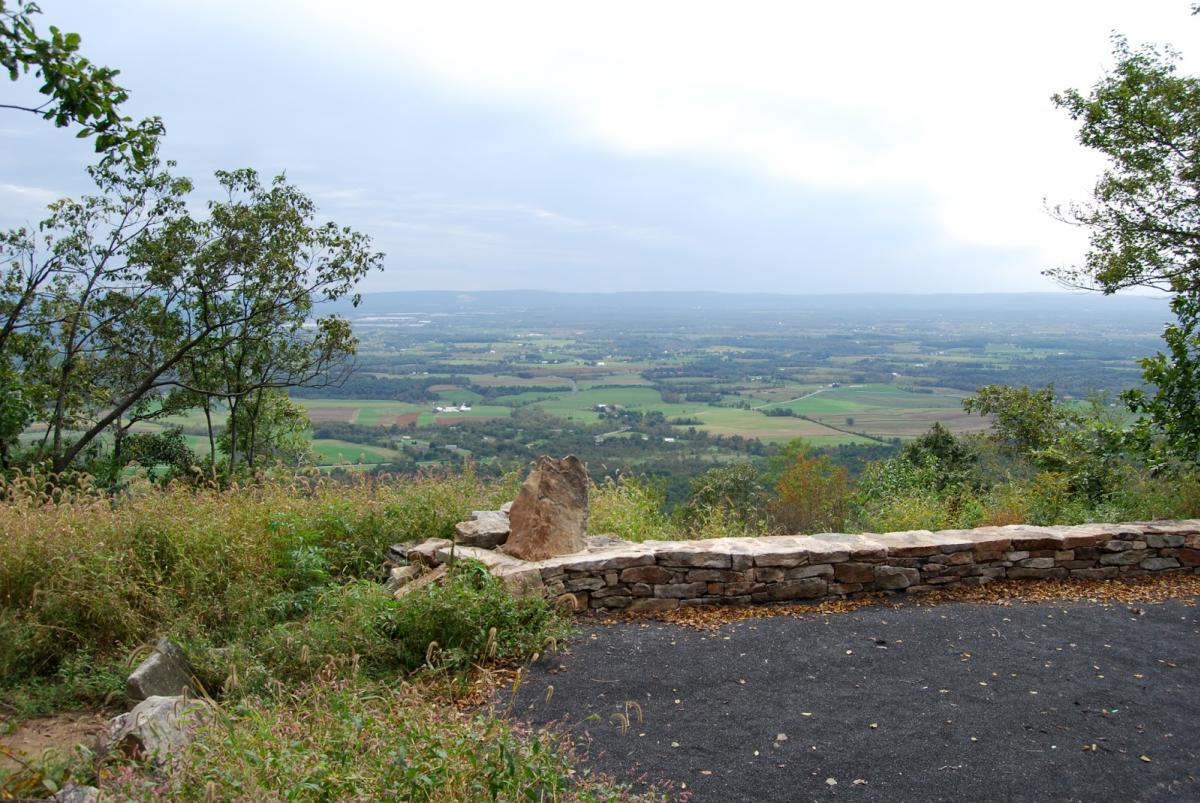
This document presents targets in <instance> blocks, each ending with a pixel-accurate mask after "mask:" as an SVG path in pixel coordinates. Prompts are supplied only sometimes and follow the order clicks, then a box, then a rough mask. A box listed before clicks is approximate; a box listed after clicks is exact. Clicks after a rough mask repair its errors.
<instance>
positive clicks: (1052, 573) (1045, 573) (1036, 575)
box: [1008, 566, 1067, 580]
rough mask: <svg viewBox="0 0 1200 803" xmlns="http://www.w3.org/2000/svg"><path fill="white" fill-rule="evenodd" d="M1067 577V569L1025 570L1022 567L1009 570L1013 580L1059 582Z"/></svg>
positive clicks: (1010, 577) (1009, 575)
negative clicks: (1054, 580)
mask: <svg viewBox="0 0 1200 803" xmlns="http://www.w3.org/2000/svg"><path fill="white" fill-rule="evenodd" d="M1066 576H1067V569H1063V568H1051V569H1025V568H1021V567H1020V566H1014V567H1013V568H1011V569H1009V570H1008V577H1009V579H1011V580H1047V579H1056V580H1057V579H1062V578H1063V577H1066Z"/></svg>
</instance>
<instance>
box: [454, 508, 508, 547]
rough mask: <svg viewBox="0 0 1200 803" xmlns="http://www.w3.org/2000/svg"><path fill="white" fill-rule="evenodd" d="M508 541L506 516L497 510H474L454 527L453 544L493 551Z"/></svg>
mask: <svg viewBox="0 0 1200 803" xmlns="http://www.w3.org/2000/svg"><path fill="white" fill-rule="evenodd" d="M507 540H508V516H505V515H504V514H503V513H501V512H500V511H498V510H476V511H475V512H474V513H472V514H471V518H470V519H468V520H467V521H460V522H459V523H458V524H456V525H454V543H456V544H463V545H464V546H474V547H479V548H480V549H495V548H496V547H498V546H500V545H501V544H503V543H504V542H505V541H507Z"/></svg>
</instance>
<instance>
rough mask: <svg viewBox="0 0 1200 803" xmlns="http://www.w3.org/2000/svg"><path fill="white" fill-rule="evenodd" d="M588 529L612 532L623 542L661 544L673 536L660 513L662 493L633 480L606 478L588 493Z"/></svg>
mask: <svg viewBox="0 0 1200 803" xmlns="http://www.w3.org/2000/svg"><path fill="white" fill-rule="evenodd" d="M588 497H589V498H588V508H589V513H588V529H589V530H590V531H591V532H593V533H612V534H613V535H615V536H617V537H618V538H623V539H625V540H626V541H654V540H658V541H662V540H670V539H672V538H675V537H676V533H675V531H674V530H673V529H672V528H671V526H670V523H669V522H668V521H667V517H666V516H665V515H664V514H663V509H664V507H665V506H666V494H665V493H664V491H663V489H662V487H661V486H658V485H654V484H651V483H650V482H649V481H647V480H644V479H638V478H636V477H621V478H620V479H619V480H614V479H613V478H612V477H606V478H605V479H604V482H603V483H602V484H600V485H593V486H592V487H591V491H590V493H589V494H588Z"/></svg>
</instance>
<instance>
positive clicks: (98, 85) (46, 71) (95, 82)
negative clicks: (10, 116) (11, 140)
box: [0, 0, 163, 162]
mask: <svg viewBox="0 0 1200 803" xmlns="http://www.w3.org/2000/svg"><path fill="white" fill-rule="evenodd" d="M40 13H41V9H40V8H39V7H38V5H37V4H36V3H27V2H23V3H16V4H12V3H6V2H5V0H0V67H3V69H4V70H6V71H7V72H8V76H9V78H10V79H11V80H13V81H17V80H19V79H20V78H21V77H22V76H25V75H29V74H32V75H33V76H34V77H35V78H36V79H38V80H40V81H41V82H42V84H41V86H40V87H39V88H38V92H40V93H41V94H42V95H45V96H46V98H47V99H46V100H45V101H44V102H43V103H40V104H37V105H32V106H27V105H22V104H19V103H0V108H4V109H13V110H17V111H25V112H30V113H32V114H37V115H39V116H41V117H43V118H45V119H46V120H51V121H53V122H54V124H55V125H56V126H59V127H66V126H69V125H72V124H78V125H79V126H80V129H79V133H78V136H79V137H90V136H92V135H95V137H96V139H95V143H96V152H97V153H105V154H109V155H122V156H128V157H130V158H132V159H134V160H135V161H137V162H141V161H143V160H145V159H146V158H148V157H149V156H150V155H151V153H152V152H153V148H154V141H155V139H156V138H157V137H158V136H159V135H160V134H161V133H162V131H163V128H162V123H161V122H160V121H159V120H158V118H151V119H149V120H144V121H142V122H141V123H138V124H136V125H132V124H131V120H130V118H129V117H126V116H124V115H122V114H121V110H120V106H121V104H122V103H124V102H125V101H126V100H128V98H129V92H128V91H127V90H125V89H124V88H123V87H121V86H120V85H118V84H117V83H116V81H115V79H116V77H117V74H118V73H119V71H118V70H114V69H112V68H110V67H102V66H100V65H98V64H93V63H92V62H91V61H89V60H88V59H86V58H84V57H83V56H82V55H80V54H79V45H80V41H81V39H80V36H79V34H77V33H64V32H63V31H61V30H59V29H58V28H57V27H56V26H54V25H51V26H49V34H48V35H46V36H43V35H42V34H41V33H39V32H38V30H37V28H36V27H35V25H34V20H33V18H34V16H35V15H37V14H40Z"/></svg>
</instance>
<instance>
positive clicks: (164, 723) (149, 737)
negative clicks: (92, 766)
mask: <svg viewBox="0 0 1200 803" xmlns="http://www.w3.org/2000/svg"><path fill="white" fill-rule="evenodd" d="M210 713H211V708H210V706H209V704H208V703H207V702H206V701H204V700H197V699H189V698H187V697H184V696H181V695H176V696H159V695H155V696H152V697H147V698H146V699H145V700H142V701H141V702H140V703H138V704H137V705H136V706H134V708H133V710H131V711H128V712H126V713H124V714H121V715H120V716H119V717H114V718H113V719H111V720H109V722H108V725H106V726H105V729H104V732H103V733H102V734H101V737H100V747H101V751H102V752H107V751H112V750H119V751H121V752H123V753H124V754H125V755H127V756H130V757H140V758H143V759H146V760H148V761H149V762H150V763H151V764H152V765H154V766H155V767H157V768H160V769H161V768H162V767H165V766H166V765H167V764H169V763H170V761H171V759H172V757H174V756H175V755H176V754H178V753H179V752H180V751H182V750H183V749H184V748H185V747H187V746H188V744H189V743H190V742H191V739H192V732H193V731H194V730H195V728H196V726H197V725H199V724H200V722H202V721H203V720H204V718H205V717H207V716H208V715H209V714H210Z"/></svg>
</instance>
